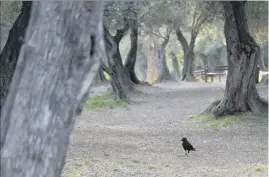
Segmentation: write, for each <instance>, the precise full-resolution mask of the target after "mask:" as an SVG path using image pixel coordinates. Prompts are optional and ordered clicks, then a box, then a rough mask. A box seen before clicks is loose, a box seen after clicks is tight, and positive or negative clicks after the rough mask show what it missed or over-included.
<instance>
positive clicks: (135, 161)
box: [132, 160, 140, 163]
mask: <svg viewBox="0 0 269 177" xmlns="http://www.w3.org/2000/svg"><path fill="white" fill-rule="evenodd" d="M132 162H133V163H139V162H140V160H132Z"/></svg>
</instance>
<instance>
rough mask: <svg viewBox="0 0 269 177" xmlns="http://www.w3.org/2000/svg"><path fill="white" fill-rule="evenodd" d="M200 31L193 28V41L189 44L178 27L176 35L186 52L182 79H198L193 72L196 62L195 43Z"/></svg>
mask: <svg viewBox="0 0 269 177" xmlns="http://www.w3.org/2000/svg"><path fill="white" fill-rule="evenodd" d="M197 34H198V32H196V31H194V30H192V33H191V41H190V44H188V42H187V40H186V38H185V37H184V35H183V33H182V31H181V30H180V29H179V28H177V30H176V35H177V38H178V40H179V42H180V43H181V46H182V48H183V53H184V65H183V71H182V79H181V80H185V81H196V78H195V76H194V74H193V64H194V57H195V55H194V45H195V40H196V37H197Z"/></svg>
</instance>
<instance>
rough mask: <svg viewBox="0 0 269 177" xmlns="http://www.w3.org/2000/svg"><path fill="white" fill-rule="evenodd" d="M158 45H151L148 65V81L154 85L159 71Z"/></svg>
mask: <svg viewBox="0 0 269 177" xmlns="http://www.w3.org/2000/svg"><path fill="white" fill-rule="evenodd" d="M155 50H156V45H155V44H154V43H151V44H150V46H149V56H148V63H147V66H148V67H147V81H148V83H150V84H152V83H153V82H154V81H155V80H156V79H157V69H156V52H155Z"/></svg>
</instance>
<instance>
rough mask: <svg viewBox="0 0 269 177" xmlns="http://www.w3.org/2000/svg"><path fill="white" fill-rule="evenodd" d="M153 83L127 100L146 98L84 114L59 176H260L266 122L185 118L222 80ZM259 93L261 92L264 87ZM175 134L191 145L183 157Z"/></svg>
mask: <svg viewBox="0 0 269 177" xmlns="http://www.w3.org/2000/svg"><path fill="white" fill-rule="evenodd" d="M157 87H158V88H148V87H146V89H145V88H141V89H143V90H144V91H146V92H147V93H148V94H140V95H139V96H138V95H136V96H134V97H133V100H135V101H138V102H139V101H143V102H145V103H140V104H134V105H131V106H129V107H128V108H116V109H110V110H106V111H99V112H97V111H87V110H86V111H84V112H83V114H82V115H81V117H80V118H79V119H78V121H77V125H76V129H75V131H74V133H73V135H72V137H71V144H70V146H69V152H68V157H67V164H66V167H65V170H64V173H63V174H64V175H63V176H66V177H68V176H70V177H71V176H72V177H76V176H85V177H86V176H87V177H89V176H98V177H105V176H106V177H123V176H124V177H129V176H136V177H153V176H154V177H155V176H156V177H176V176H182V177H183V176H184V177H186V176H187V177H203V176H204V177H211V176H212V177H218V176H220V177H223V176H224V177H226V176H227V177H233V176H237V177H241V176H242V177H247V176H253V177H254V176H255V177H256V176H267V169H264V168H265V165H266V164H267V157H268V153H267V143H268V139H267V135H268V133H267V132H268V130H267V120H266V119H264V118H259V117H252V116H246V121H245V122H243V123H240V124H235V125H233V126H231V127H228V128H225V129H221V130H218V131H213V130H212V129H211V128H209V127H206V126H205V125H204V124H202V123H201V122H198V121H197V120H195V119H190V118H189V117H190V116H191V115H195V114H198V113H199V112H200V111H202V110H203V109H205V108H206V107H207V106H208V105H209V103H210V102H211V101H212V98H215V99H220V98H221V97H222V96H223V92H224V85H223V84H199V83H197V84H176V83H167V84H165V85H157ZM259 90H260V92H261V94H262V95H263V96H264V97H266V96H267V94H268V92H267V87H259ZM254 120H256V121H254ZM182 137H187V138H188V139H189V141H190V142H191V143H192V144H193V146H194V147H195V148H196V149H197V151H196V152H192V153H191V154H190V155H189V156H188V157H186V156H184V151H183V149H182V145H181V141H180V139H181V138H182ZM259 164H260V165H259Z"/></svg>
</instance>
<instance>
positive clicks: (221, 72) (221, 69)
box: [194, 65, 260, 84]
mask: <svg viewBox="0 0 269 177" xmlns="http://www.w3.org/2000/svg"><path fill="white" fill-rule="evenodd" d="M214 71H215V72H208V68H207V66H206V67H205V69H201V70H196V71H194V74H195V75H200V76H201V77H202V79H203V80H204V81H205V82H207V79H208V77H210V80H211V83H213V82H214V77H215V76H216V75H218V76H219V81H220V82H221V76H226V75H227V73H226V72H228V66H227V65H223V66H216V67H215V70H214ZM255 72H256V84H257V83H259V72H260V67H259V66H257V68H256V70H255Z"/></svg>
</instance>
